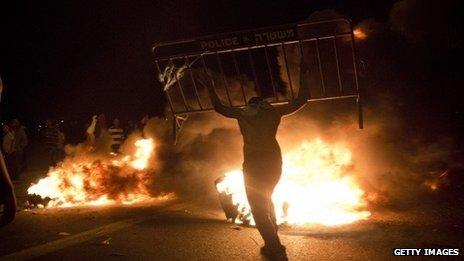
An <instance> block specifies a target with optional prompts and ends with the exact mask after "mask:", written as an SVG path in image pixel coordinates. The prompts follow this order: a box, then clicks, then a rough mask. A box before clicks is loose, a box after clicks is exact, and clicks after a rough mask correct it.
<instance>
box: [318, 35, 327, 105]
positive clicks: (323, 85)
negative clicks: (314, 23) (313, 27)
mask: <svg viewBox="0 0 464 261" xmlns="http://www.w3.org/2000/svg"><path fill="white" fill-rule="evenodd" d="M316 54H317V64H318V66H319V74H320V77H321V88H322V93H323V94H324V96H327V90H326V88H325V83H324V73H323V72H322V62H321V54H320V52H319V39H317V40H316Z"/></svg>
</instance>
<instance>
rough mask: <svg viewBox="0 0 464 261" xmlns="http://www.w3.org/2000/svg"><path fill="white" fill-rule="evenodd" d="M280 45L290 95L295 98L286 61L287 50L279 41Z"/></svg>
mask: <svg viewBox="0 0 464 261" xmlns="http://www.w3.org/2000/svg"><path fill="white" fill-rule="evenodd" d="M280 45H281V46H282V53H283V55H284V61H285V70H286V71H287V77H288V84H289V85H288V87H289V88H290V93H291V95H292V100H293V99H295V93H293V84H292V77H291V76H290V69H289V68H288V61H287V52H286V51H285V44H283V43H281V44H280Z"/></svg>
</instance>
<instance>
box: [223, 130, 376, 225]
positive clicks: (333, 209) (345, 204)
mask: <svg viewBox="0 0 464 261" xmlns="http://www.w3.org/2000/svg"><path fill="white" fill-rule="evenodd" d="M352 167H353V163H352V158H351V152H350V151H349V150H348V149H347V148H346V147H344V146H343V145H329V144H327V143H325V142H323V141H322V140H320V139H316V140H313V141H303V142H302V143H301V144H300V146H298V148H296V149H294V150H292V151H290V152H288V153H286V154H285V155H284V156H283V166H282V178H281V180H280V182H279V184H277V187H276V189H275V191H274V194H273V196H272V200H273V202H274V205H275V210H276V216H277V223H278V224H281V223H287V224H292V225H303V224H322V225H326V226H333V225H342V224H349V223H352V222H355V221H357V220H362V219H367V218H368V217H369V216H370V212H369V211H366V210H363V208H364V207H365V201H364V191H363V190H362V189H360V188H359V186H358V185H357V183H356V181H355V180H354V178H353V177H352V176H350V175H349V174H350V171H352ZM217 190H218V191H219V192H222V193H226V194H232V201H233V203H234V205H236V206H237V209H238V210H239V212H241V213H242V214H246V213H249V212H250V207H249V205H248V202H247V199H246V193H245V188H244V183H243V174H242V171H241V170H233V171H230V172H228V173H226V174H225V178H224V180H223V181H222V182H220V183H218V184H217ZM245 216H246V215H245ZM242 221H243V220H242ZM242 221H240V220H238V223H240V222H242ZM250 223H251V224H254V221H253V220H251V221H250Z"/></svg>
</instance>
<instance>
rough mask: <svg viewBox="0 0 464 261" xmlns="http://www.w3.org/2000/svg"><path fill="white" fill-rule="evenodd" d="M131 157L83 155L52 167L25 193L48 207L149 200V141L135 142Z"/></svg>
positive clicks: (151, 154)
mask: <svg viewBox="0 0 464 261" xmlns="http://www.w3.org/2000/svg"><path fill="white" fill-rule="evenodd" d="M135 148H136V150H135V153H134V154H133V155H117V154H112V155H101V154H100V155H98V154H91V152H88V151H87V152H84V153H82V154H83V155H76V156H74V157H68V158H66V159H65V160H64V161H63V162H61V163H60V164H59V165H58V166H56V167H54V168H51V169H50V171H49V172H48V174H47V177H45V178H43V179H40V180H39V181H38V182H37V183H36V184H32V185H31V186H30V187H29V188H28V190H27V193H28V194H30V195H34V194H35V195H38V196H40V197H41V198H43V199H45V198H49V199H50V201H49V203H48V205H47V206H48V207H71V206H83V205H87V206H95V205H109V204H116V203H119V204H133V203H136V202H141V201H145V200H148V199H150V198H151V196H150V193H149V190H148V185H149V182H150V175H151V172H152V169H151V167H150V166H149V160H150V159H151V157H152V156H153V152H154V149H155V144H154V142H153V140H152V139H139V140H137V141H136V142H135Z"/></svg>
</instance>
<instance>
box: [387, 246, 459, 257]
mask: <svg viewBox="0 0 464 261" xmlns="http://www.w3.org/2000/svg"><path fill="white" fill-rule="evenodd" d="M393 255H394V256H458V255H459V249H457V248H395V249H393Z"/></svg>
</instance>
